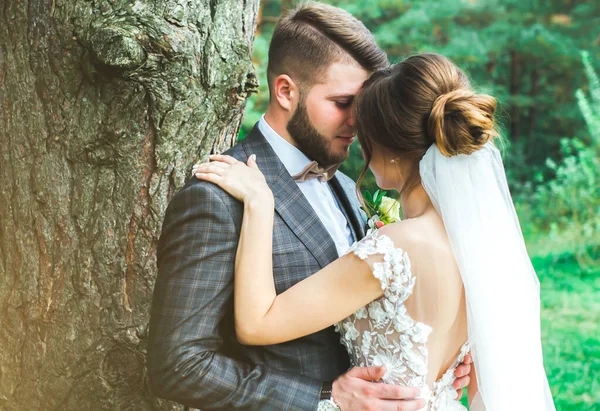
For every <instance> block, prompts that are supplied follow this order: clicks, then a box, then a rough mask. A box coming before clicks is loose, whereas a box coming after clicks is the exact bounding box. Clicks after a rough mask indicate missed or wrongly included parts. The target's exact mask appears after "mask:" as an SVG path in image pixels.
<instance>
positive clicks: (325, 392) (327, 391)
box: [319, 381, 333, 400]
mask: <svg viewBox="0 0 600 411" xmlns="http://www.w3.org/2000/svg"><path fill="white" fill-rule="evenodd" d="M332 389H333V381H323V383H322V384H321V397H320V398H319V400H330V399H331V390H332Z"/></svg>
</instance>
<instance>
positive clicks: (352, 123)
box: [346, 115, 355, 130]
mask: <svg viewBox="0 0 600 411" xmlns="http://www.w3.org/2000/svg"><path fill="white" fill-rule="evenodd" d="M346 124H348V127H352V129H353V130H354V125H355V123H354V117H353V116H352V115H349V116H348V119H347V120H346Z"/></svg>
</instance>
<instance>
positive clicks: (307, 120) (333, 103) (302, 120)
mask: <svg viewBox="0 0 600 411" xmlns="http://www.w3.org/2000/svg"><path fill="white" fill-rule="evenodd" d="M368 76H369V73H368V72H367V71H366V70H365V69H364V68H362V67H361V66H359V65H358V64H356V63H354V64H352V63H349V64H345V63H333V64H332V65H331V66H329V68H328V70H327V71H326V73H325V76H324V79H323V81H321V82H319V83H317V84H315V85H314V86H312V87H311V88H310V89H308V90H301V96H300V101H299V102H298V107H297V109H296V111H295V112H294V115H293V116H292V118H291V119H290V121H289V123H288V125H287V130H288V132H289V133H290V135H291V136H292V138H293V139H294V141H295V142H296V144H297V145H298V147H299V148H300V150H302V151H303V152H304V154H306V155H307V157H309V158H310V159H311V160H315V161H317V162H318V163H320V164H321V165H324V166H328V165H332V164H337V163H341V162H342V161H344V160H345V159H346V158H347V157H348V154H349V152H350V145H351V144H352V142H353V141H354V137H355V130H354V120H353V119H352V100H353V98H354V96H355V95H356V93H358V91H359V90H360V88H361V86H362V84H363V82H364V81H365V80H366V79H367V78H368Z"/></svg>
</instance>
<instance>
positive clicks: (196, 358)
mask: <svg viewBox="0 0 600 411" xmlns="http://www.w3.org/2000/svg"><path fill="white" fill-rule="evenodd" d="M227 154H230V155H232V156H233V157H236V158H237V159H239V160H241V161H246V160H247V158H248V156H249V155H250V154H256V155H257V161H258V165H259V167H260V169H261V170H262V172H263V173H264V174H265V177H266V179H267V182H268V184H269V185H270V186H271V189H272V190H273V193H274V196H275V208H276V215H275V224H274V233H273V270H274V275H275V284H276V289H277V292H278V293H281V292H283V291H285V290H286V289H288V288H289V287H291V286H293V285H294V284H296V283H297V282H298V281H301V280H303V279H304V278H306V277H307V276H309V275H310V274H312V273H314V272H317V271H318V270H320V269H321V268H322V267H323V266H325V265H327V264H328V263H330V262H331V261H333V260H334V259H336V258H337V252H336V248H335V244H334V243H333V240H332V239H331V237H330V236H329V234H328V232H327V230H326V229H325V227H323V225H322V223H321V222H320V220H319V218H318V216H317V214H316V213H315V212H314V210H313V209H312V207H311V206H310V204H309V203H308V201H307V200H306V198H305V197H304V195H303V194H302V192H301V191H300V189H299V188H298V186H297V185H296V183H295V182H294V181H293V180H292V178H291V176H290V175H289V174H288V173H287V171H286V170H285V168H284V166H283V164H281V162H280V161H279V159H278V158H277V156H276V154H275V153H274V152H273V150H272V149H271V146H270V145H269V144H268V142H267V141H266V140H265V139H264V137H263V136H262V135H261V134H260V132H259V131H258V128H257V127H255V128H254V130H253V131H252V133H251V134H250V135H249V136H248V138H246V140H244V142H242V143H240V144H238V145H236V146H235V147H233V148H232V149H231V150H229V151H228V152H227ZM330 184H331V187H332V188H333V190H334V192H335V194H336V196H337V199H338V201H339V202H340V204H342V208H343V209H344V210H343V211H344V213H345V214H346V216H347V218H348V221H349V222H350V223H351V226H352V232H353V235H354V236H355V238H361V237H362V236H363V235H364V220H363V218H362V216H361V214H360V212H359V211H358V204H357V200H356V196H355V195H354V183H353V182H352V180H350V179H349V178H348V177H346V176H344V175H343V174H341V173H340V172H338V173H337V174H336V176H335V177H334V178H333V179H332V180H331V181H330ZM242 214H243V206H242V204H241V203H239V202H237V201H235V200H234V199H233V198H232V197H230V196H229V195H228V194H226V193H225V192H224V191H222V190H221V189H220V188H219V187H217V186H215V185H212V184H210V183H207V182H200V181H198V180H197V179H195V178H192V179H191V180H190V181H188V183H187V184H186V186H185V187H184V188H183V189H182V190H181V191H180V192H179V193H177V194H176V195H175V197H174V198H173V200H172V201H171V203H170V204H169V207H168V209H167V212H166V216H165V220H164V223H163V228H162V233H161V236H160V240H159V244H158V277H157V280H156V285H155V289H154V297H153V301H152V310H151V319H150V335H149V341H148V376H149V381H150V384H151V388H152V390H153V392H154V393H155V394H156V395H158V396H160V397H163V398H167V399H171V400H174V401H177V402H179V403H182V404H185V405H187V406H190V407H194V408H199V409H201V410H315V409H316V407H317V402H318V398H319V393H320V388H321V382H322V381H325V380H333V379H334V378H335V377H337V376H338V375H340V374H341V373H343V372H345V371H346V370H347V368H348V356H347V353H346V351H345V349H344V348H343V347H342V346H341V345H340V343H339V336H338V335H337V334H336V333H335V332H334V331H333V328H332V327H330V328H328V329H326V330H323V331H321V332H318V333H315V334H312V335H309V336H306V337H303V338H300V339H297V340H294V341H290V342H287V343H283V344H277V345H271V346H260V347H257V346H243V345H240V344H239V343H238V342H237V340H236V338H235V329H234V319H233V275H234V263H235V253H236V250H237V245H238V238H239V234H240V228H241V222H242Z"/></svg>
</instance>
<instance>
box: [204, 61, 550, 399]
mask: <svg viewBox="0 0 600 411" xmlns="http://www.w3.org/2000/svg"><path fill="white" fill-rule="evenodd" d="M495 108H496V101H495V99H494V98H493V97H490V96H488V95H484V94H477V93H475V92H473V90H472V89H471V86H470V84H469V81H468V79H467V76H466V75H465V74H464V73H463V72H462V71H461V70H460V69H459V68H458V67H456V65H454V64H453V63H452V62H451V61H450V60H449V59H447V58H445V57H443V56H439V55H435V54H421V55H417V56H413V57H410V58H408V59H407V60H405V61H403V62H401V63H399V64H396V65H394V66H392V67H390V68H388V69H384V70H381V71H378V72H376V73H375V74H374V75H373V76H372V77H371V78H370V79H369V80H367V81H366V82H365V84H364V85H363V88H362V90H361V91H360V92H359V93H358V95H357V96H356V98H355V101H354V110H355V116H354V118H355V120H356V125H357V134H358V138H359V140H360V143H361V147H362V150H363V156H364V159H365V169H364V170H363V174H362V175H364V173H365V172H366V170H367V167H368V168H370V169H371V171H372V172H373V174H374V175H375V178H376V180H377V185H378V186H379V187H382V188H384V189H396V190H398V191H399V192H400V200H401V204H402V210H403V213H404V217H405V219H404V220H403V221H400V222H396V223H392V224H388V225H386V226H383V227H382V228H379V229H377V230H374V231H373V232H372V233H370V234H368V235H367V236H366V237H365V238H363V239H362V240H361V241H359V242H357V243H355V244H354V245H353V246H352V247H351V248H350V250H349V251H348V253H347V254H346V255H344V256H342V257H341V258H339V259H338V260H336V261H334V262H333V263H332V264H330V265H328V266H327V267H325V268H324V269H322V270H321V271H319V272H317V273H315V274H314V275H312V276H310V277H309V278H307V279H305V280H304V281H301V282H300V283H298V284H297V285H295V286H294V287H292V288H290V289H289V290H287V291H285V292H283V293H282V294H280V295H277V294H276V291H275V286H274V282H273V275H272V267H271V264H272V256H271V253H272V235H273V232H272V228H273V214H274V200H273V195H272V193H271V191H270V189H269V187H268V186H267V184H266V182H265V179H264V177H263V175H262V173H261V172H260V170H259V168H258V166H257V161H258V162H259V163H260V159H258V160H257V159H256V157H255V156H251V157H250V159H249V161H248V163H247V164H244V163H242V162H239V161H237V160H235V159H233V158H231V157H228V156H220V155H216V156H212V157H211V160H212V161H211V163H209V164H202V165H197V166H195V170H194V172H195V174H196V176H197V177H198V178H200V179H204V180H207V181H210V182H212V183H214V184H217V185H219V186H220V187H222V188H223V189H224V190H226V191H228V192H229V193H230V194H231V195H232V196H234V197H235V198H236V199H238V200H240V201H242V202H243V203H244V218H243V223H242V231H241V237H240V241H239V246H238V251H237V257H236V265H235V267H236V271H235V288H234V298H235V323H236V332H237V335H238V339H239V340H240V341H241V342H242V343H244V344H252V345H265V344H277V343H282V342H285V341H289V340H293V339H296V338H299V337H302V336H305V335H307V334H311V333H314V332H317V331H319V330H321V329H324V328H326V327H329V326H330V325H332V324H335V325H336V329H337V331H338V332H339V333H340V338H341V341H342V343H343V344H344V345H345V347H346V348H347V350H348V353H349V354H350V358H351V359H352V361H353V362H354V365H357V366H371V365H384V366H385V367H386V373H385V376H384V377H383V381H384V382H386V383H393V384H403V385H409V386H413V387H417V388H419V389H421V398H423V404H424V409H425V410H464V409H465V408H464V407H463V406H462V405H461V404H460V403H459V402H458V401H457V400H456V399H455V398H456V392H455V390H454V389H453V388H452V382H453V380H454V375H453V371H454V369H455V367H456V366H457V365H458V364H459V363H460V362H461V361H462V359H463V357H464V356H465V354H466V352H467V351H469V350H471V351H472V354H473V362H474V367H473V370H472V375H471V383H470V385H469V386H468V397H469V403H470V409H471V410H487V411H495V410H501V411H506V410H527V411H546V410H554V404H553V401H552V397H551V394H550V390H549V388H548V382H547V378H546V375H545V372H544V367H543V361H542V347H541V339H540V299H539V282H538V279H537V276H536V274H535V272H534V270H533V268H532V266H531V263H530V260H529V257H528V255H527V251H526V249H525V244H524V241H523V237H522V234H521V230H520V226H519V222H518V220H517V216H516V213H515V210H514V206H513V204H512V200H511V197H510V193H509V191H508V187H507V183H506V177H505V173H504V168H503V165H502V160H501V157H500V154H499V152H498V150H497V149H496V147H495V146H494V139H495V138H496V137H497V136H498V133H497V131H496V129H495V124H494V111H495ZM361 177H362V176H361ZM359 183H360V179H359ZM515 364H518V368H519V373H518V374H517V375H515V373H514V372H513V367H514V365H515ZM507 381H510V382H511V385H512V386H513V387H517V390H516V391H515V392H511V393H510V394H509V391H508V390H507V387H506V382H507ZM333 397H334V398H335V391H334V392H333Z"/></svg>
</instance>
